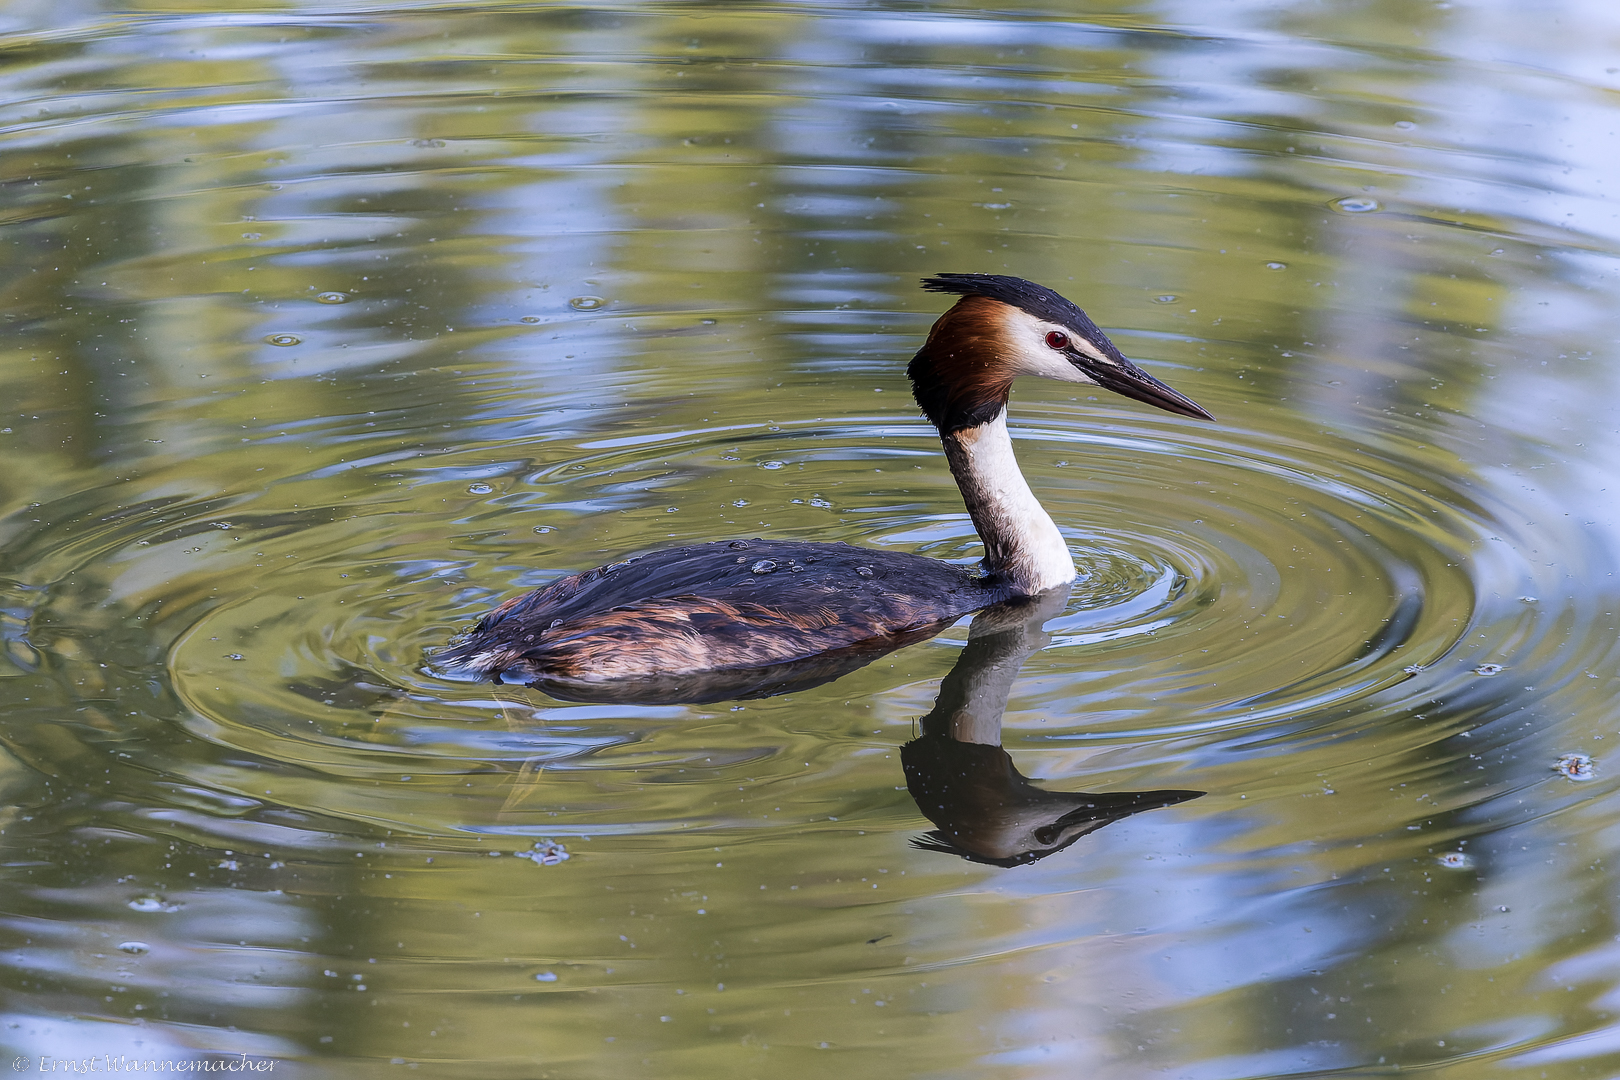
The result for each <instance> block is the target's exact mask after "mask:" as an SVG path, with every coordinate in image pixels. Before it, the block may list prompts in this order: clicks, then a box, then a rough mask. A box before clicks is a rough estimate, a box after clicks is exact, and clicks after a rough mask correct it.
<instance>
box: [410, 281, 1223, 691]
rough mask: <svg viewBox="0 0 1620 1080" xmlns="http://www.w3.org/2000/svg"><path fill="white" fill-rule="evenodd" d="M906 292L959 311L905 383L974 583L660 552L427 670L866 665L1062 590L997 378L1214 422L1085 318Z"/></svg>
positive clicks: (532, 602) (919, 566)
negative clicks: (930, 439) (920, 637)
mask: <svg viewBox="0 0 1620 1080" xmlns="http://www.w3.org/2000/svg"><path fill="white" fill-rule="evenodd" d="M923 287H924V288H926V289H930V290H933V291H935V292H943V293H953V294H956V295H957V296H959V297H960V298H961V299H959V300H957V302H956V304H955V306H954V307H952V308H951V309H950V310H949V311H947V312H946V313H945V314H944V315H942V316H940V318H939V320H938V321H937V322H935V323H934V327H933V329H932V330H931V331H929V334H928V340H927V342H926V343H924V345H923V347H922V348H921V349H920V350H918V352H917V355H916V357H915V358H913V359H912V361H911V366H910V367H909V368H908V369H907V374H908V375H909V376H910V377H911V384H912V391H913V393H914V394H915V395H916V398H917V403H918V404H919V405H920V406H922V410H923V412H924V413H925V414H926V415H927V417H928V419H929V420H930V421H932V422H933V424H934V426H935V427H936V428H938V429H939V435H940V439H941V440H942V441H943V442H944V444H945V457H946V460H947V461H948V462H949V463H950V467H951V473H952V475H953V476H955V478H956V483H957V486H958V487H960V488H961V490H962V497H963V499H964V500H965V501H966V503H967V509H968V514H969V515H970V516H971V517H972V519H973V525H974V527H975V528H976V529H977V530H978V533H979V538H980V539H981V540H982V541H983V542H984V551H985V554H984V561H983V564H982V570H983V572H982V573H981V574H977V575H975V574H972V573H970V572H968V571H967V570H966V569H964V568H962V567H959V566H956V565H953V564H951V563H946V562H940V561H938V560H936V559H928V558H924V557H922V556H918V555H908V554H902V553H897V552H888V551H875V550H871V549H867V548H855V547H851V546H849V545H847V544H818V543H802V542H789V541H780V540H732V541H729V542H727V541H720V542H717V543H709V544H700V545H697V546H693V547H681V548H670V549H666V550H663V551H656V552H653V553H651V554H649V555H643V556H640V557H638V558H634V559H628V560H626V561H624V562H616V563H611V564H609V565H607V566H603V567H600V568H598V569H595V570H588V571H586V572H584V573H582V574H575V575H573V576H571V577H566V578H563V579H561V580H559V581H556V582H553V583H552V584H551V585H549V586H547V587H545V588H543V589H539V590H537V591H535V592H532V593H529V594H527V595H525V596H519V597H514V598H512V599H511V600H508V601H507V602H506V603H504V604H502V605H501V606H500V607H498V608H496V609H495V610H494V611H492V612H490V613H489V614H488V615H486V616H484V618H483V621H481V622H480V623H479V624H478V625H477V627H475V628H474V629H473V631H472V633H471V634H469V635H468V636H467V637H466V639H465V640H463V641H461V642H459V643H457V644H456V645H455V646H453V647H452V648H450V649H448V650H446V651H445V652H444V653H443V654H442V655H441V657H440V660H441V662H444V663H447V664H450V665H453V666H456V667H460V668H462V669H464V670H469V671H472V672H475V673H477V674H480V675H486V676H489V677H491V678H493V679H495V680H496V681H508V682H526V683H530V684H541V685H544V686H545V687H546V688H547V689H548V690H553V692H555V691H556V689H557V688H561V689H562V691H563V696H568V688H569V687H570V686H572V687H573V688H574V689H575V691H576V692H578V691H580V690H587V689H588V688H589V684H593V683H601V682H603V681H607V680H627V679H628V680H636V679H647V678H668V677H670V676H680V675H683V674H688V673H703V672H715V671H726V670H732V671H736V670H742V669H756V668H760V667H765V666H768V665H775V664H784V663H793V662H796V661H799V660H802V659H805V658H807V657H815V656H820V655H821V654H825V653H831V652H836V651H840V650H857V651H866V650H871V649H873V648H874V646H876V647H877V651H883V649H882V647H881V646H882V643H883V642H885V641H889V640H893V639H897V638H908V637H914V636H915V635H916V634H917V633H918V632H919V631H923V630H927V629H928V628H937V627H939V626H941V625H944V624H946V623H949V622H953V621H955V620H956V619H958V618H960V617H961V616H963V615H965V614H967V613H969V612H971V611H977V610H978V609H979V608H982V607H985V606H986V605H988V604H993V603H997V602H999V601H1002V600H1006V599H1008V598H1009V597H1015V596H1025V595H1032V594H1035V593H1039V592H1041V591H1043V590H1046V589H1050V588H1052V587H1054V586H1057V585H1062V584H1064V583H1065V582H1068V581H1072V580H1073V579H1074V561H1073V559H1072V558H1071V557H1070V555H1069V550H1068V547H1067V546H1066V545H1065V544H1064V542H1063V537H1062V535H1061V534H1059V532H1058V529H1057V526H1056V525H1054V524H1053V523H1052V519H1051V518H1050V517H1048V516H1047V514H1046V511H1045V510H1043V509H1042V508H1041V504H1040V503H1039V502H1037V501H1036V499H1035V495H1034V493H1032V492H1031V491H1030V489H1029V485H1028V484H1027V483H1025V481H1024V477H1023V474H1022V473H1020V472H1019V471H1018V463H1017V461H1016V460H1015V459H1014V457H1013V451H1012V440H1011V438H1009V437H1008V434H1007V399H1008V396H1009V394H1010V393H1011V391H1012V383H1013V379H1014V378H1015V377H1017V376H1019V375H1041V376H1045V377H1046V378H1049V379H1058V380H1061V381H1064V382H1072V383H1087V384H1091V385H1096V386H1101V387H1104V388H1106V389H1109V390H1113V391H1115V392H1116V393H1120V394H1123V395H1125V396H1126V397H1132V398H1135V399H1137V400H1138V401H1145V402H1147V403H1148V404H1150V405H1156V406H1158V407H1159V408H1161V409H1165V410H1168V411H1170V412H1173V413H1179V414H1181V415H1183V416H1193V417H1201V418H1203V419H1206V420H1208V419H1213V418H1212V417H1211V416H1210V415H1209V414H1208V413H1207V412H1205V411H1204V410H1203V409H1201V408H1199V407H1198V406H1197V405H1195V404H1194V403H1193V402H1192V401H1190V400H1188V399H1187V398H1185V397H1183V396H1182V395H1181V394H1178V393H1177V392H1176V391H1174V390H1172V389H1171V388H1170V387H1168V386H1166V385H1164V384H1163V383H1161V382H1159V381H1158V380H1157V379H1155V378H1153V377H1152V376H1151V375H1149V374H1147V373H1146V372H1144V371H1142V370H1141V369H1139V368H1137V367H1136V366H1135V365H1134V364H1132V363H1131V362H1130V361H1129V360H1127V359H1125V357H1124V356H1122V355H1121V354H1120V351H1119V350H1118V349H1116V348H1115V347H1114V345H1113V343H1112V342H1111V341H1109V340H1108V338H1107V337H1105V336H1104V335H1103V332H1102V331H1101V330H1099V329H1097V327H1096V325H1095V324H1094V323H1092V321H1091V320H1090V319H1089V318H1087V317H1086V314H1085V312H1083V311H1081V310H1080V309H1079V308H1078V307H1076V306H1075V305H1074V304H1072V303H1070V302H1069V301H1068V300H1065V299H1064V298H1063V297H1061V296H1059V295H1058V294H1057V293H1055V292H1053V291H1052V290H1050V289H1047V288H1043V287H1042V286H1040V285H1036V284H1034V283H1033V282H1029V281H1024V280H1023V279H1021V278H1015V277H1003V276H1000V275H995V274H941V275H939V276H938V277H932V278H925V279H924V281H923ZM503 676H504V678H503Z"/></svg>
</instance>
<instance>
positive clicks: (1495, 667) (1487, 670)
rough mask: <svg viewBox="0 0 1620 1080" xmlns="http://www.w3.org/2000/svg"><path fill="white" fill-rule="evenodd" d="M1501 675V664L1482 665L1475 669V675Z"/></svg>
mask: <svg viewBox="0 0 1620 1080" xmlns="http://www.w3.org/2000/svg"><path fill="white" fill-rule="evenodd" d="M1501 673H1502V665H1501V664H1481V665H1479V666H1478V667H1477V668H1475V669H1474V674H1475V675H1500V674H1501Z"/></svg>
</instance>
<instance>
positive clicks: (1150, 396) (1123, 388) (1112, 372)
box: [1076, 356, 1215, 420]
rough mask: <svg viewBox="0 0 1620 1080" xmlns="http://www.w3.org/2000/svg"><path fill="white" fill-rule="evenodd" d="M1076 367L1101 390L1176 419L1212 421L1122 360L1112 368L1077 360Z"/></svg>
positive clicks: (1181, 396)
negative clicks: (1111, 392)
mask: <svg viewBox="0 0 1620 1080" xmlns="http://www.w3.org/2000/svg"><path fill="white" fill-rule="evenodd" d="M1076 366H1077V367H1079V368H1080V369H1081V370H1082V371H1084V372H1085V373H1086V375H1087V376H1089V377H1090V378H1091V380H1092V381H1093V382H1095V383H1096V384H1097V385H1098V386H1101V387H1102V388H1103V389H1105V390H1112V391H1113V392H1114V393H1116V394H1123V395H1125V396H1126V397H1128V398H1135V399H1136V400H1137V401H1143V402H1146V403H1147V404H1149V405H1156V406H1158V407H1159V408H1161V409H1163V410H1164V411H1165V412H1173V413H1175V414H1176V415H1178V416H1190V417H1192V418H1193V419H1195V420H1213V419H1215V418H1214V417H1213V416H1211V415H1210V414H1209V413H1208V412H1207V411H1206V410H1205V409H1204V407H1203V406H1201V405H1199V404H1198V403H1197V402H1195V401H1193V400H1192V398H1189V397H1187V396H1186V395H1185V394H1182V393H1180V392H1179V391H1176V390H1173V389H1171V388H1170V387H1168V386H1166V385H1165V384H1164V383H1162V382H1160V381H1159V380H1158V379H1155V378H1154V377H1153V376H1151V375H1149V374H1148V373H1147V372H1145V371H1143V370H1142V369H1141V368H1139V367H1137V366H1136V365H1135V364H1133V363H1131V362H1130V361H1129V360H1126V359H1125V358H1124V357H1123V356H1121V357H1119V358H1118V360H1117V361H1116V362H1115V363H1113V364H1099V363H1097V362H1095V361H1093V360H1091V359H1089V358H1087V357H1085V356H1080V357H1078V358H1077V363H1076Z"/></svg>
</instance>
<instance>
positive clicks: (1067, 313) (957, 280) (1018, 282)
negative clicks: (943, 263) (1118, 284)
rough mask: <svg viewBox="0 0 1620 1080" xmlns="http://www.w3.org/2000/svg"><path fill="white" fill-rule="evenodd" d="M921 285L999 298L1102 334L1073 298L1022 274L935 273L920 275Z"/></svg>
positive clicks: (1093, 336) (1095, 334) (1096, 335)
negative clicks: (1026, 279) (1024, 277)
mask: <svg viewBox="0 0 1620 1080" xmlns="http://www.w3.org/2000/svg"><path fill="white" fill-rule="evenodd" d="M922 287H923V288H924V289H926V290H928V291H929V292H938V293H951V294H953V295H956V296H983V297H985V298H986V299H989V300H999V301H1001V302H1002V303H1003V304H1011V305H1012V306H1013V307H1016V308H1022V309H1023V310H1024V311H1027V312H1029V313H1030V314H1031V315H1033V316H1035V317H1036V318H1037V319H1045V320H1046V321H1047V322H1054V323H1057V324H1058V325H1059V326H1067V327H1069V328H1070V329H1072V330H1078V331H1080V332H1081V333H1082V334H1084V335H1085V336H1086V337H1087V338H1089V339H1091V340H1093V341H1095V340H1097V339H1098V338H1103V332H1102V331H1101V330H1099V329H1097V324H1096V323H1094V322H1092V321H1091V319H1090V318H1089V317H1088V316H1087V315H1086V313H1085V312H1083V311H1081V310H1080V308H1079V306H1078V305H1076V304H1075V303H1074V301H1072V300H1070V299H1068V298H1067V297H1063V296H1059V295H1058V294H1057V293H1055V292H1053V291H1052V290H1051V289H1048V288H1047V287H1046V286H1045V285H1037V284H1035V283H1034V282H1033V281H1025V280H1024V279H1023V278H1019V277H1011V276H1009V275H1007V274H935V275H934V276H933V277H925V278H923V279H922ZM1104 340H1106V338H1104Z"/></svg>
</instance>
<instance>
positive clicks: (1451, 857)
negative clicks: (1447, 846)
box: [1434, 851, 1474, 870]
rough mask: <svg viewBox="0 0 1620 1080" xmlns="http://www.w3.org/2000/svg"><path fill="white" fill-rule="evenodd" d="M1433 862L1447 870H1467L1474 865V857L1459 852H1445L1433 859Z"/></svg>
mask: <svg viewBox="0 0 1620 1080" xmlns="http://www.w3.org/2000/svg"><path fill="white" fill-rule="evenodd" d="M1434 861H1435V862H1437V863H1439V864H1440V865H1441V866H1443V867H1445V868H1446V869H1447V870H1467V869H1469V868H1470V867H1472V866H1473V865H1474V857H1473V856H1472V855H1467V854H1464V853H1463V852H1461V851H1447V852H1444V853H1442V854H1440V855H1436V856H1435V857H1434Z"/></svg>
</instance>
